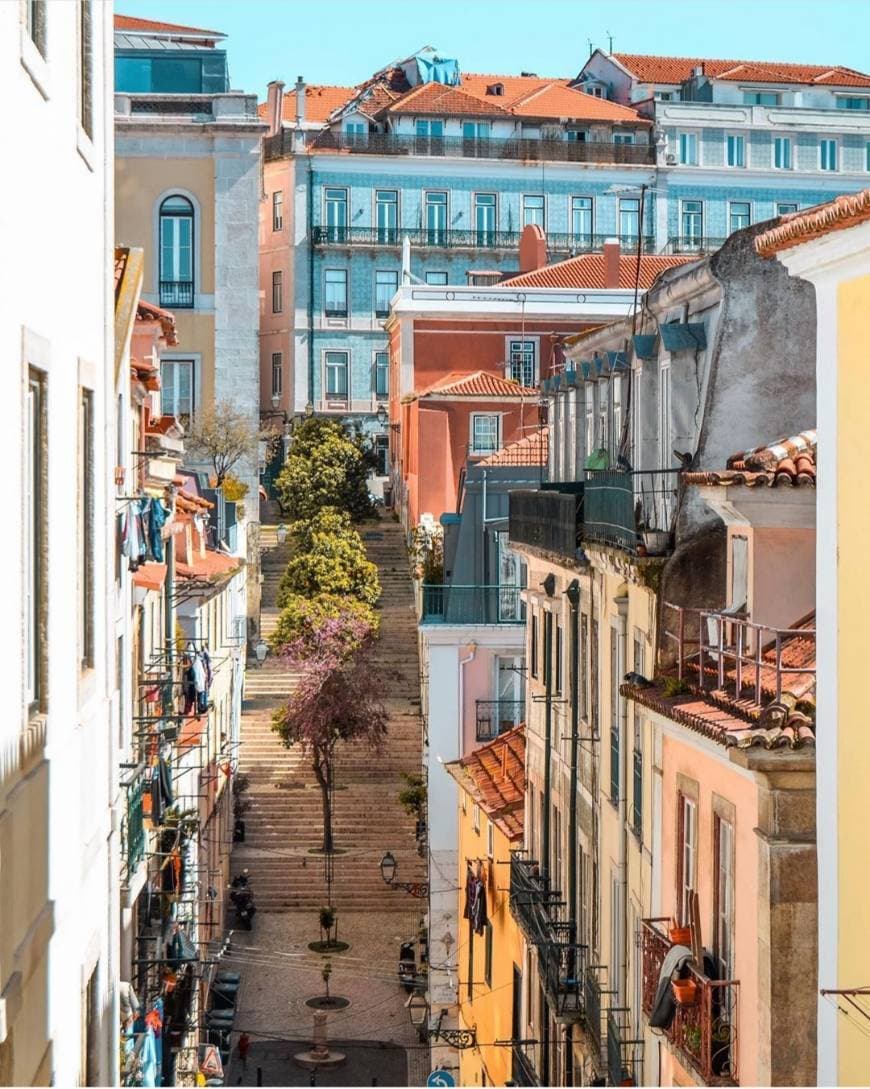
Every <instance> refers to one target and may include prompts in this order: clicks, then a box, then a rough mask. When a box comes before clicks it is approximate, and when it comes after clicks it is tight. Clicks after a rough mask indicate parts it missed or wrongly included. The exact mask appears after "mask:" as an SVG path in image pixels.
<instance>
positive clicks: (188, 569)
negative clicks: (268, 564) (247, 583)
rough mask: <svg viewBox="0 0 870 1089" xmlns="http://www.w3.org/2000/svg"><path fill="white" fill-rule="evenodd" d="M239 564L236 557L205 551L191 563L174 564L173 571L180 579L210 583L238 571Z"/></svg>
mask: <svg viewBox="0 0 870 1089" xmlns="http://www.w3.org/2000/svg"><path fill="white" fill-rule="evenodd" d="M241 563H242V561H241V560H240V559H239V558H238V556H226V555H224V553H223V552H213V551H212V550H211V549H206V552H205V555H204V556H197V557H196V558H195V559H194V561H193V563H190V564H188V563H178V562H176V564H175V571H176V574H177V575H178V576H179V577H181V578H205V579H208V580H209V581H212V580H213V579H219V578H220V577H221V576H222V575H228V574H230V573H231V572H232V571H236V570H238V568H239V567H240V566H241Z"/></svg>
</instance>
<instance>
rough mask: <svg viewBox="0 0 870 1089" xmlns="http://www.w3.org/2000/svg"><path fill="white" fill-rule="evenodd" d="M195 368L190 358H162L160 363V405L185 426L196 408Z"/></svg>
mask: <svg viewBox="0 0 870 1089" xmlns="http://www.w3.org/2000/svg"><path fill="white" fill-rule="evenodd" d="M195 377H196V373H195V369H194V363H193V360H192V359H172V360H169V359H164V360H161V363H160V407H161V409H162V411H163V415H164V416H174V417H175V418H176V420H178V422H179V423H180V424H181V425H182V426H183V427H185V428H186V427H187V425H188V424H189V423H190V421H191V418H192V417H193V414H194V412H195V410H196V392H195V391H196V386H195V381H194V380H195Z"/></svg>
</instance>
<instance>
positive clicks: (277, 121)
mask: <svg viewBox="0 0 870 1089" xmlns="http://www.w3.org/2000/svg"><path fill="white" fill-rule="evenodd" d="M283 102H284V84H283V83H282V82H281V80H280V79H273V80H272V81H271V83H269V84H268V86H267V87H266V120H267V121H268V122H269V135H270V136H275V135H277V133H279V132H280V131H281V107H282V105H283Z"/></svg>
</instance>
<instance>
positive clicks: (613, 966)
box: [610, 870, 622, 1004]
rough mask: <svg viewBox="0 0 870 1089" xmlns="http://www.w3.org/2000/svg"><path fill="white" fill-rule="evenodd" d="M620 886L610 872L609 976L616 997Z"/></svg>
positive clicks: (619, 986)
mask: <svg viewBox="0 0 870 1089" xmlns="http://www.w3.org/2000/svg"><path fill="white" fill-rule="evenodd" d="M621 938H622V886H621V884H620V881H619V877H618V875H617V874H616V872H615V871H613V870H612V871H611V873H610V978H611V979H612V980H614V981H615V982H616V988H617V991H616V999H617V1004H619V1002H620V1000H621V998H622V994H621V991H622V941H621Z"/></svg>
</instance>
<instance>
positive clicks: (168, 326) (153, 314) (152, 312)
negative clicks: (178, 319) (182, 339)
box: [136, 299, 178, 348]
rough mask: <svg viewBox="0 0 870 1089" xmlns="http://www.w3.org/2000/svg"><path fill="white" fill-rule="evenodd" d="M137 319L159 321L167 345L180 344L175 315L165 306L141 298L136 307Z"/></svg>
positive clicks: (172, 346)
mask: <svg viewBox="0 0 870 1089" xmlns="http://www.w3.org/2000/svg"><path fill="white" fill-rule="evenodd" d="M136 321H159V322H160V326H161V329H162V331H163V336H164V337H165V339H166V345H167V347H169V348H174V347H175V345H176V344H178V333H177V331H176V328H175V315H174V314H172V313H170V312H169V311H168V310H164V309H163V307H161V306H155V305H154V304H153V303H149V302H145V300H144V299H140V300H139V303H138V305H137V307H136Z"/></svg>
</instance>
